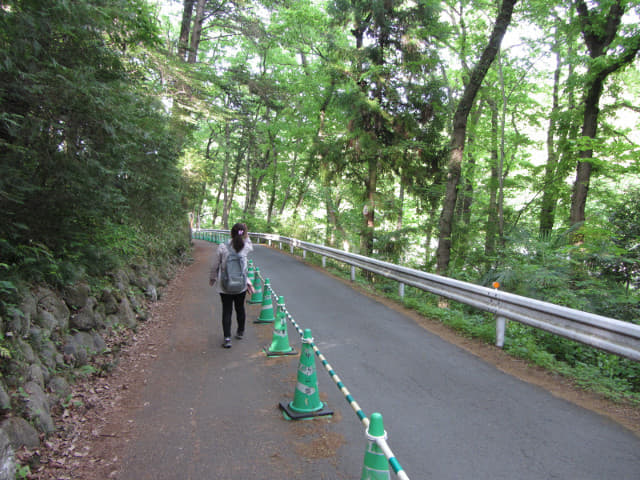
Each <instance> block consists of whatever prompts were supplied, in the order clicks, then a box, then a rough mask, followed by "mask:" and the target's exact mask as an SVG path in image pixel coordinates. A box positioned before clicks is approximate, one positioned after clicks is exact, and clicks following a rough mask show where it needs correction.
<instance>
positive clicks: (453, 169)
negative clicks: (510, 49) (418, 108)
mask: <svg viewBox="0 0 640 480" xmlns="http://www.w3.org/2000/svg"><path fill="white" fill-rule="evenodd" d="M516 3H517V0H503V2H502V6H501V8H500V11H499V13H498V16H497V19H496V23H495V25H494V27H493V31H492V33H491V37H490V39H489V43H488V44H487V46H486V48H485V49H484V51H483V52H482V56H481V57H480V60H479V62H478V64H477V65H476V66H475V67H474V69H473V71H472V72H471V77H470V79H469V84H468V85H467V86H466V88H465V90H464V93H463V96H462V98H461V99H460V103H459V104H458V107H457V109H456V113H455V114H454V117H453V133H452V138H451V151H450V153H449V165H448V172H447V186H446V191H445V198H444V203H443V206H442V213H441V215H440V222H439V230H440V232H439V236H438V249H437V251H436V257H437V266H436V272H437V273H439V274H445V273H446V272H447V270H448V268H449V261H450V259H451V232H452V229H453V217H454V210H455V206H456V199H457V195H458V183H459V181H460V173H461V171H462V156H463V152H464V143H465V136H466V131H467V118H468V116H469V112H470V111H471V107H472V106H473V103H474V100H475V98H476V95H477V93H478V90H479V89H480V86H481V85H482V82H483V80H484V77H485V76H486V74H487V71H488V70H489V67H490V66H491V63H492V62H493V60H494V59H495V57H496V55H497V53H498V50H499V48H500V44H501V43H502V38H503V37H504V34H505V32H506V30H507V27H508V26H509V24H510V23H511V15H512V13H513V7H514V6H515V4H516Z"/></svg>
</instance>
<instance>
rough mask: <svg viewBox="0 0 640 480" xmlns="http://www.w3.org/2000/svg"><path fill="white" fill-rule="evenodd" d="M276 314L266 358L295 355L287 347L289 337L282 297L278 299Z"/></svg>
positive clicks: (290, 348)
mask: <svg viewBox="0 0 640 480" xmlns="http://www.w3.org/2000/svg"><path fill="white" fill-rule="evenodd" d="M277 306H278V313H277V314H276V321H275V323H274V324H273V337H272V340H271V346H270V347H269V348H265V350H264V351H265V353H266V354H267V356H268V357H276V356H280V355H295V354H296V353H297V352H296V351H295V349H294V348H293V347H292V346H291V345H289V335H288V333H287V318H286V314H285V313H284V297H282V296H281V297H279V298H278V303H277Z"/></svg>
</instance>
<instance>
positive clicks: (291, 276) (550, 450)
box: [118, 241, 640, 480]
mask: <svg viewBox="0 0 640 480" xmlns="http://www.w3.org/2000/svg"><path fill="white" fill-rule="evenodd" d="M196 243H197V245H198V248H199V249H200V250H201V251H202V249H203V248H205V249H206V252H205V253H206V256H210V254H211V253H212V252H213V249H214V248H215V247H214V246H213V245H210V244H205V243H204V242H201V241H196ZM252 258H253V259H254V262H255V264H256V265H257V266H258V267H259V268H260V271H261V274H262V275H263V276H264V277H267V278H269V279H270V280H271V284H272V285H273V287H274V290H275V292H276V293H277V294H278V295H283V296H284V297H285V302H286V304H287V309H288V311H289V312H290V313H291V314H292V315H293V317H294V318H295V319H296V321H297V322H298V323H299V324H300V325H301V326H302V327H303V328H310V329H311V330H312V333H313V336H314V338H315V343H316V345H317V346H318V348H319V349H320V350H321V352H322V353H323V354H324V355H325V356H326V357H327V360H328V361H329V363H330V364H331V365H332V366H333V368H334V370H335V371H336V373H337V374H338V375H339V376H340V377H341V379H342V381H343V383H344V384H345V385H346V386H347V388H348V389H349V390H350V392H351V394H352V395H353V397H354V398H355V400H356V401H357V402H358V403H359V404H360V406H361V407H362V409H363V410H364V412H365V413H366V414H367V415H370V414H371V413H373V412H380V413H382V414H383V416H384V422H385V427H386V430H387V432H388V434H389V444H390V446H391V448H392V449H393V451H394V453H395V454H396V457H397V459H398V460H399V462H400V463H401V465H402V466H403V467H404V469H405V471H406V472H407V474H408V475H409V477H410V478H411V479H412V480H417V479H434V480H446V479H491V480H497V479H509V480H513V479H519V480H529V479H531V480H534V479H535V480H540V479H581V480H588V479H593V480H603V479H616V480H622V479H628V480H638V479H639V478H640V438H638V437H637V436H635V435H634V434H632V433H631V432H629V431H628V430H625V429H624V428H622V427H620V426H619V425H618V424H616V423H614V422H612V421H610V420H608V419H607V418H605V417H602V416H599V415H597V414H594V413H592V412H589V411H587V410H584V409H582V408H579V407H576V406H574V405H573V404H570V403H568V402H566V401H564V400H561V399H558V398H556V397H553V396H552V395H551V394H549V393H548V392H546V391H544V390H542V389H540V388H538V387H535V386H532V385H529V384H527V383H524V382H522V381H520V380H518V379H516V378H513V377H511V376H509V375H507V374H505V373H502V372H501V371H499V370H497V369H496V368H494V367H493V366H492V365H489V364H486V363H484V362H483V361H481V360H479V359H478V358H476V357H475V356H473V355H471V354H469V353H468V352H466V351H464V350H462V349H460V348H458V347H456V346H453V345H451V344H449V343H447V342H445V341H444V340H442V339H441V338H439V337H437V336H435V335H433V334H431V333H429V332H427V331H426V330H424V329H423V328H422V327H420V326H418V325H416V324H415V323H414V322H413V321H412V320H411V319H410V318H407V317H405V316H403V315H402V314H401V313H398V312H396V311H394V310H392V309H390V308H388V307H386V306H384V305H383V304H381V303H378V302H376V301H375V300H372V299H371V298H369V297H367V296H364V295H362V294H360V293H358V292H356V291H354V290H351V289H350V288H348V287H347V286H345V284H344V283H342V282H340V281H338V280H335V279H333V278H331V277H329V276H328V275H325V274H323V273H322V272H320V271H318V270H317V269H314V268H310V267H308V266H306V265H305V264H304V263H302V262H301V261H299V260H298V259H296V258H293V257H291V256H289V255H286V254H283V253H281V252H279V251H277V250H275V249H271V248H267V247H265V246H256V248H255V250H254V253H253V255H252ZM207 263H208V259H207V260H205V261H204V262H203V261H199V262H197V264H195V265H193V266H192V267H190V269H191V270H190V272H189V278H188V279H187V281H186V282H187V288H188V289H190V291H191V293H190V295H189V296H188V297H185V299H184V301H183V302H182V304H180V305H178V306H177V307H176V318H175V321H174V325H173V327H172V330H173V332H174V333H173V335H172V336H171V337H170V338H169V339H168V344H167V346H166V348H165V349H164V351H161V352H159V354H158V358H157V360H156V362H155V364H154V367H153V369H152V372H151V373H150V377H149V379H148V382H147V385H146V387H145V389H144V391H143V392H141V395H142V399H141V404H142V405H144V407H141V408H140V410H139V411H138V412H137V413H136V416H135V418H134V419H133V422H134V423H135V424H136V425H137V426H138V427H137V433H136V438H135V439H134V440H132V441H131V442H130V444H129V445H128V447H127V454H126V456H125V458H124V464H123V466H124V468H123V473H122V475H120V476H119V477H118V478H120V479H123V480H128V479H132V480H133V479H136V480H142V479H145V478H149V479H154V480H162V479H205V478H207V479H227V478H229V479H240V480H242V479H263V480H271V479H273V480H276V479H281V478H289V479H308V480H312V479H314V480H315V479H356V478H360V471H361V468H362V459H363V455H364V448H365V444H366V442H365V439H364V433H363V427H362V424H361V423H360V421H359V420H358V418H357V417H356V415H355V413H354V412H353V411H352V410H351V408H350V407H349V405H348V403H347V402H346V401H345V399H344V397H343V396H342V394H341V392H339V391H338V389H337V388H336V386H335V384H334V383H333V382H332V381H331V379H330V378H329V376H328V374H327V373H326V371H325V370H324V369H323V368H322V366H320V364H319V362H318V363H317V375H318V386H319V389H320V392H322V398H323V399H324V400H326V401H327V403H328V405H329V407H330V408H331V409H333V410H334V412H335V413H334V416H333V417H332V418H330V419H321V420H320V419H315V420H311V421H298V422H291V421H285V420H284V419H283V418H282V416H281V415H280V413H279V411H278V408H277V405H278V403H279V402H280V401H290V400H292V399H293V389H294V388H295V381H296V380H295V378H296V368H297V365H298V358H297V357H281V358H276V359H272V358H265V356H264V354H262V353H261V352H260V347H261V346H263V345H265V344H268V343H270V340H271V326H270V325H256V324H253V323H249V324H248V327H249V329H248V334H247V336H246V338H245V339H243V340H242V341H235V342H234V346H233V348H231V349H230V350H225V349H222V348H220V342H221V340H222V339H221V333H220V330H221V328H220V326H219V320H218V318H219V309H220V307H219V298H217V297H216V296H215V295H212V292H211V290H210V289H209V287H208V285H207V284H206V276H207V267H208V265H207ZM258 314H259V307H257V306H252V307H250V308H249V322H251V320H252V319H255V318H257V316H258ZM211 317H214V318H215V320H211ZM289 338H290V340H291V344H292V345H293V346H294V347H295V348H296V349H299V337H298V335H297V332H296V331H295V329H293V327H291V326H290V327H289ZM392 478H393V475H392Z"/></svg>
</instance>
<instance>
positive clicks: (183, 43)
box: [178, 0, 195, 61]
mask: <svg viewBox="0 0 640 480" xmlns="http://www.w3.org/2000/svg"><path fill="white" fill-rule="evenodd" d="M194 2H195V0H184V8H183V9H182V23H181V24H180V38H179V40H178V57H180V60H182V61H186V60H187V50H188V49H189V33H190V31H191V17H192V16H193V4H194Z"/></svg>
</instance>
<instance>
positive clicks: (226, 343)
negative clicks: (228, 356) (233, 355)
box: [222, 338, 231, 348]
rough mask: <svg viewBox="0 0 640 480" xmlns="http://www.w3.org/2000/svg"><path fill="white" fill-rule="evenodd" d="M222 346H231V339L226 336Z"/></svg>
mask: <svg viewBox="0 0 640 480" xmlns="http://www.w3.org/2000/svg"><path fill="white" fill-rule="evenodd" d="M222 346H223V347H224V348H231V339H230V338H225V339H224V343H223V344H222Z"/></svg>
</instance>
